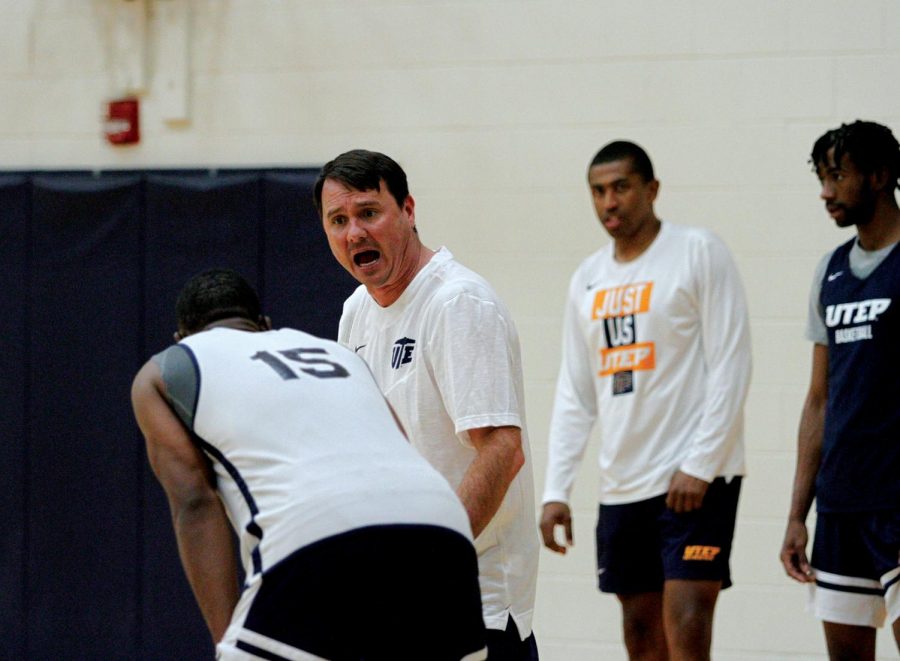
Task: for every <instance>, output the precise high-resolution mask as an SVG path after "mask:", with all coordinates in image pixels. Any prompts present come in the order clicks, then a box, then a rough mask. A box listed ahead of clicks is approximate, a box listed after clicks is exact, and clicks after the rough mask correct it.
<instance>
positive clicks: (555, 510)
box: [540, 502, 575, 555]
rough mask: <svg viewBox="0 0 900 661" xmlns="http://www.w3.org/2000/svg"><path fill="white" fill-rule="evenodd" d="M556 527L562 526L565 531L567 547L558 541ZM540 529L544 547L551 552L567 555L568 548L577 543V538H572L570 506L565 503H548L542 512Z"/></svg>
mask: <svg viewBox="0 0 900 661" xmlns="http://www.w3.org/2000/svg"><path fill="white" fill-rule="evenodd" d="M556 526H562V527H563V530H564V531H565V534H566V545H565V546H563V545H561V544H559V543H557V541H556ZM540 527H541V537H543V539H544V546H546V547H547V548H548V549H550V550H551V551H555V552H556V553H562V554H563V555H565V553H566V550H567V547H569V546H572V545H573V544H574V543H575V538H574V537H573V536H572V513H571V512H570V511H569V506H568V505H566V504H565V503H557V502H550V503H546V504H545V505H544V509H543V511H542V512H541V524H540Z"/></svg>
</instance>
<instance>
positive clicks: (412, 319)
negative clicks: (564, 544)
mask: <svg viewBox="0 0 900 661" xmlns="http://www.w3.org/2000/svg"><path fill="white" fill-rule="evenodd" d="M338 340H339V341H340V342H341V343H342V344H344V345H346V346H347V347H349V348H350V349H352V350H354V351H356V352H357V353H358V354H359V355H360V356H362V357H363V358H365V360H366V362H367V363H368V364H369V366H370V367H371V369H372V372H373V373H374V375H375V380H376V381H377V382H378V384H379V386H381V389H382V390H383V391H384V394H385V395H386V396H387V398H388V400H389V401H390V403H391V405H392V406H393V407H394V409H395V411H396V412H397V415H398V416H399V418H400V420H401V422H402V423H403V426H404V428H405V429H406V432H407V434H408V435H409V437H410V441H411V442H412V444H413V446H415V447H416V448H417V449H418V450H419V451H420V452H421V453H422V454H423V455H424V456H425V458H426V459H428V461H429V462H430V463H431V464H432V465H433V466H434V467H435V468H437V469H438V471H440V472H441V473H442V474H443V475H444V476H445V477H446V478H447V480H448V481H449V482H450V485H451V486H452V487H453V488H454V489H455V488H457V487H458V486H459V484H460V482H461V481H462V478H463V475H464V474H465V472H466V469H467V468H468V467H469V464H470V463H471V462H472V460H473V458H474V457H475V454H476V453H475V450H474V449H473V448H472V446H471V444H470V442H469V439H468V434H467V433H466V432H467V431H468V430H470V429H477V428H480V427H501V426H515V427H519V428H520V429H521V430H522V446H523V450H524V452H525V457H526V459H525V465H524V466H523V467H522V469H521V470H520V471H519V473H518V475H517V476H516V478H515V479H514V480H513V482H512V484H511V485H510V487H509V490H508V491H507V493H506V497H505V498H504V499H503V503H502V504H501V506H500V509H499V511H498V512H497V514H496V515H495V516H494V518H493V519H492V520H491V522H490V523H489V524H488V526H487V527H486V528H485V529H484V531H483V532H482V533H481V534H480V535H479V536H478V537H477V538H476V540H475V548H476V550H477V552H478V564H479V580H480V582H481V596H482V603H483V606H484V619H485V624H486V626H487V627H488V628H491V629H505V628H506V622H507V615H508V614H511V615H512V617H513V619H514V620H515V623H516V626H517V627H518V629H519V632H520V634H521V636H522V638H525V637H527V636H528V635H529V634H530V633H531V617H532V610H533V608H534V592H535V582H536V579H537V563H538V549H539V547H538V540H537V528H536V520H535V515H534V486H533V482H532V465H531V453H530V449H529V445H528V435H527V432H526V429H525V413H524V402H525V399H524V390H523V386H522V367H521V358H520V352H519V339H518V335H517V333H516V329H515V326H514V325H513V323H512V320H511V318H510V315H509V312H508V311H507V310H506V307H505V306H504V305H503V303H502V302H501V301H500V299H499V297H498V296H497V294H496V293H495V292H494V290H493V288H492V287H491V286H490V285H489V284H488V283H487V281H485V280H484V278H482V277H481V276H479V275H478V274H476V273H474V272H473V271H471V270H469V269H467V268H466V267H464V266H462V265H461V264H459V262H457V261H456V260H454V259H453V256H452V255H451V254H450V251H449V250H447V249H446V248H442V249H441V250H439V251H438V252H437V253H436V254H435V255H434V256H433V257H432V258H431V260H430V261H429V262H428V264H426V265H425V267H424V268H423V269H422V270H421V271H420V272H419V273H418V274H417V275H416V277H415V278H414V279H413V281H412V282H411V283H410V285H409V286H408V287H407V289H406V291H404V292H403V294H402V295H401V296H400V298H399V299H398V300H397V301H395V302H394V303H393V304H392V305H390V306H388V307H384V308H383V307H381V306H380V305H378V303H376V302H375V300H374V299H373V298H372V297H371V296H370V295H369V293H368V292H367V291H366V289H365V287H364V286H360V287H359V288H358V289H357V290H356V291H355V292H354V293H353V294H352V295H351V296H350V298H348V299H347V301H346V302H345V303H344V312H343V316H342V317H341V323H340V330H339V337H338Z"/></svg>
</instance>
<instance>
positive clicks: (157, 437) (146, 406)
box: [131, 361, 239, 642]
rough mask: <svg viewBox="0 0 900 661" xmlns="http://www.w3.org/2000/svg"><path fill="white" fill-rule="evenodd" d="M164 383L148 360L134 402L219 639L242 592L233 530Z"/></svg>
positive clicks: (190, 572) (192, 577)
mask: <svg viewBox="0 0 900 661" xmlns="http://www.w3.org/2000/svg"><path fill="white" fill-rule="evenodd" d="M164 389H165V385H164V384H163V382H162V378H161V376H160V372H159V368H158V366H157V365H156V364H155V363H153V362H152V361H151V362H148V363H147V364H145V365H144V367H143V368H142V369H141V371H140V372H138V374H137V376H136V377H135V379H134V383H133V384H132V390H131V397H132V405H133V406H134V412H135V417H136V418H137V421H138V425H139V426H140V428H141V432H142V433H143V434H144V438H145V440H146V444H147V456H148V458H149V460H150V465H151V467H152V468H153V472H154V473H155V474H156V476H157V478H158V479H159V481H160V484H161V485H162V487H163V489H164V490H165V493H166V496H167V498H168V500H169V508H170V510H171V513H172V524H173V526H174V528H175V537H176V540H177V542H178V552H179V555H180V556H181V562H182V565H183V566H184V571H185V574H186V575H187V578H188V582H189V583H190V585H191V589H192V590H193V592H194V595H195V597H196V598H197V602H198V603H199V605H200V610H201V612H202V613H203V617H204V619H205V620H206V624H207V626H208V627H209V631H210V633H211V634H212V637H213V640H214V641H216V642H218V641H219V640H221V638H222V636H223V635H224V634H225V630H226V628H227V627H228V623H229V621H230V619H231V615H232V611H233V610H234V606H235V604H236V603H237V599H238V592H239V591H238V585H237V561H236V559H235V557H234V552H233V550H232V546H231V530H230V527H229V523H228V518H227V516H226V514H225V510H224V508H223V507H222V503H221V501H220V500H219V497H218V495H217V494H216V491H215V489H214V487H213V479H214V478H213V475H212V472H211V469H210V467H209V464H208V463H207V461H206V458H205V457H204V456H203V454H202V453H201V452H200V450H199V449H198V448H197V447H196V445H194V443H193V441H192V440H191V438H190V436H189V434H188V432H187V430H186V429H185V428H184V425H182V424H181V421H180V420H179V419H178V418H177V417H176V416H175V414H174V413H173V412H172V410H171V408H169V405H168V402H167V401H166V399H165V396H164V394H163V393H164V392H165V390H164Z"/></svg>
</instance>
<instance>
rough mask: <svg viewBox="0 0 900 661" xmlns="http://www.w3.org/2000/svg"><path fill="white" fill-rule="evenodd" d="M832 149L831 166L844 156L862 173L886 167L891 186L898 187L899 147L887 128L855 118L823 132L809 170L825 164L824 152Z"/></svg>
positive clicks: (814, 146)
mask: <svg viewBox="0 0 900 661" xmlns="http://www.w3.org/2000/svg"><path fill="white" fill-rule="evenodd" d="M832 147H834V162H835V164H840V162H841V159H842V158H843V157H844V154H847V155H848V156H849V157H850V160H851V161H853V164H854V165H855V166H856V168H857V169H858V170H859V171H860V172H862V173H863V174H872V173H873V172H876V171H878V170H880V169H881V168H886V169H887V171H888V174H889V175H890V177H891V181H893V182H894V186H895V187H898V188H900V144H898V143H897V138H895V137H894V134H893V133H891V130H890V129H889V128H888V127H887V126H882V125H881V124H877V123H875V122H867V121H863V120H861V119H857V120H856V121H855V122H853V123H852V124H841V125H840V126H839V127H838V128H836V129H831V130H830V131H826V132H825V133H824V134H823V135H822V136H821V137H820V138H819V139H818V140H816V143H815V144H814V145H813V148H812V154H810V157H809V162H810V163H811V164H812V167H813V171H818V168H819V166H820V165H822V164H827V161H828V150H829V149H831V148H832ZM892 190H893V189H892Z"/></svg>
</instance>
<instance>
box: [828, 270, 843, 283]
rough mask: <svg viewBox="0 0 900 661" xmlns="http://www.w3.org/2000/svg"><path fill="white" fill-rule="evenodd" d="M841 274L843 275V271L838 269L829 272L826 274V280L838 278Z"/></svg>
mask: <svg viewBox="0 0 900 661" xmlns="http://www.w3.org/2000/svg"><path fill="white" fill-rule="evenodd" d="M842 275H844V272H843V271H838V272H837V273H829V274H828V282H831V281H833V280H837V279H838V278H840V277H841V276H842Z"/></svg>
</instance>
